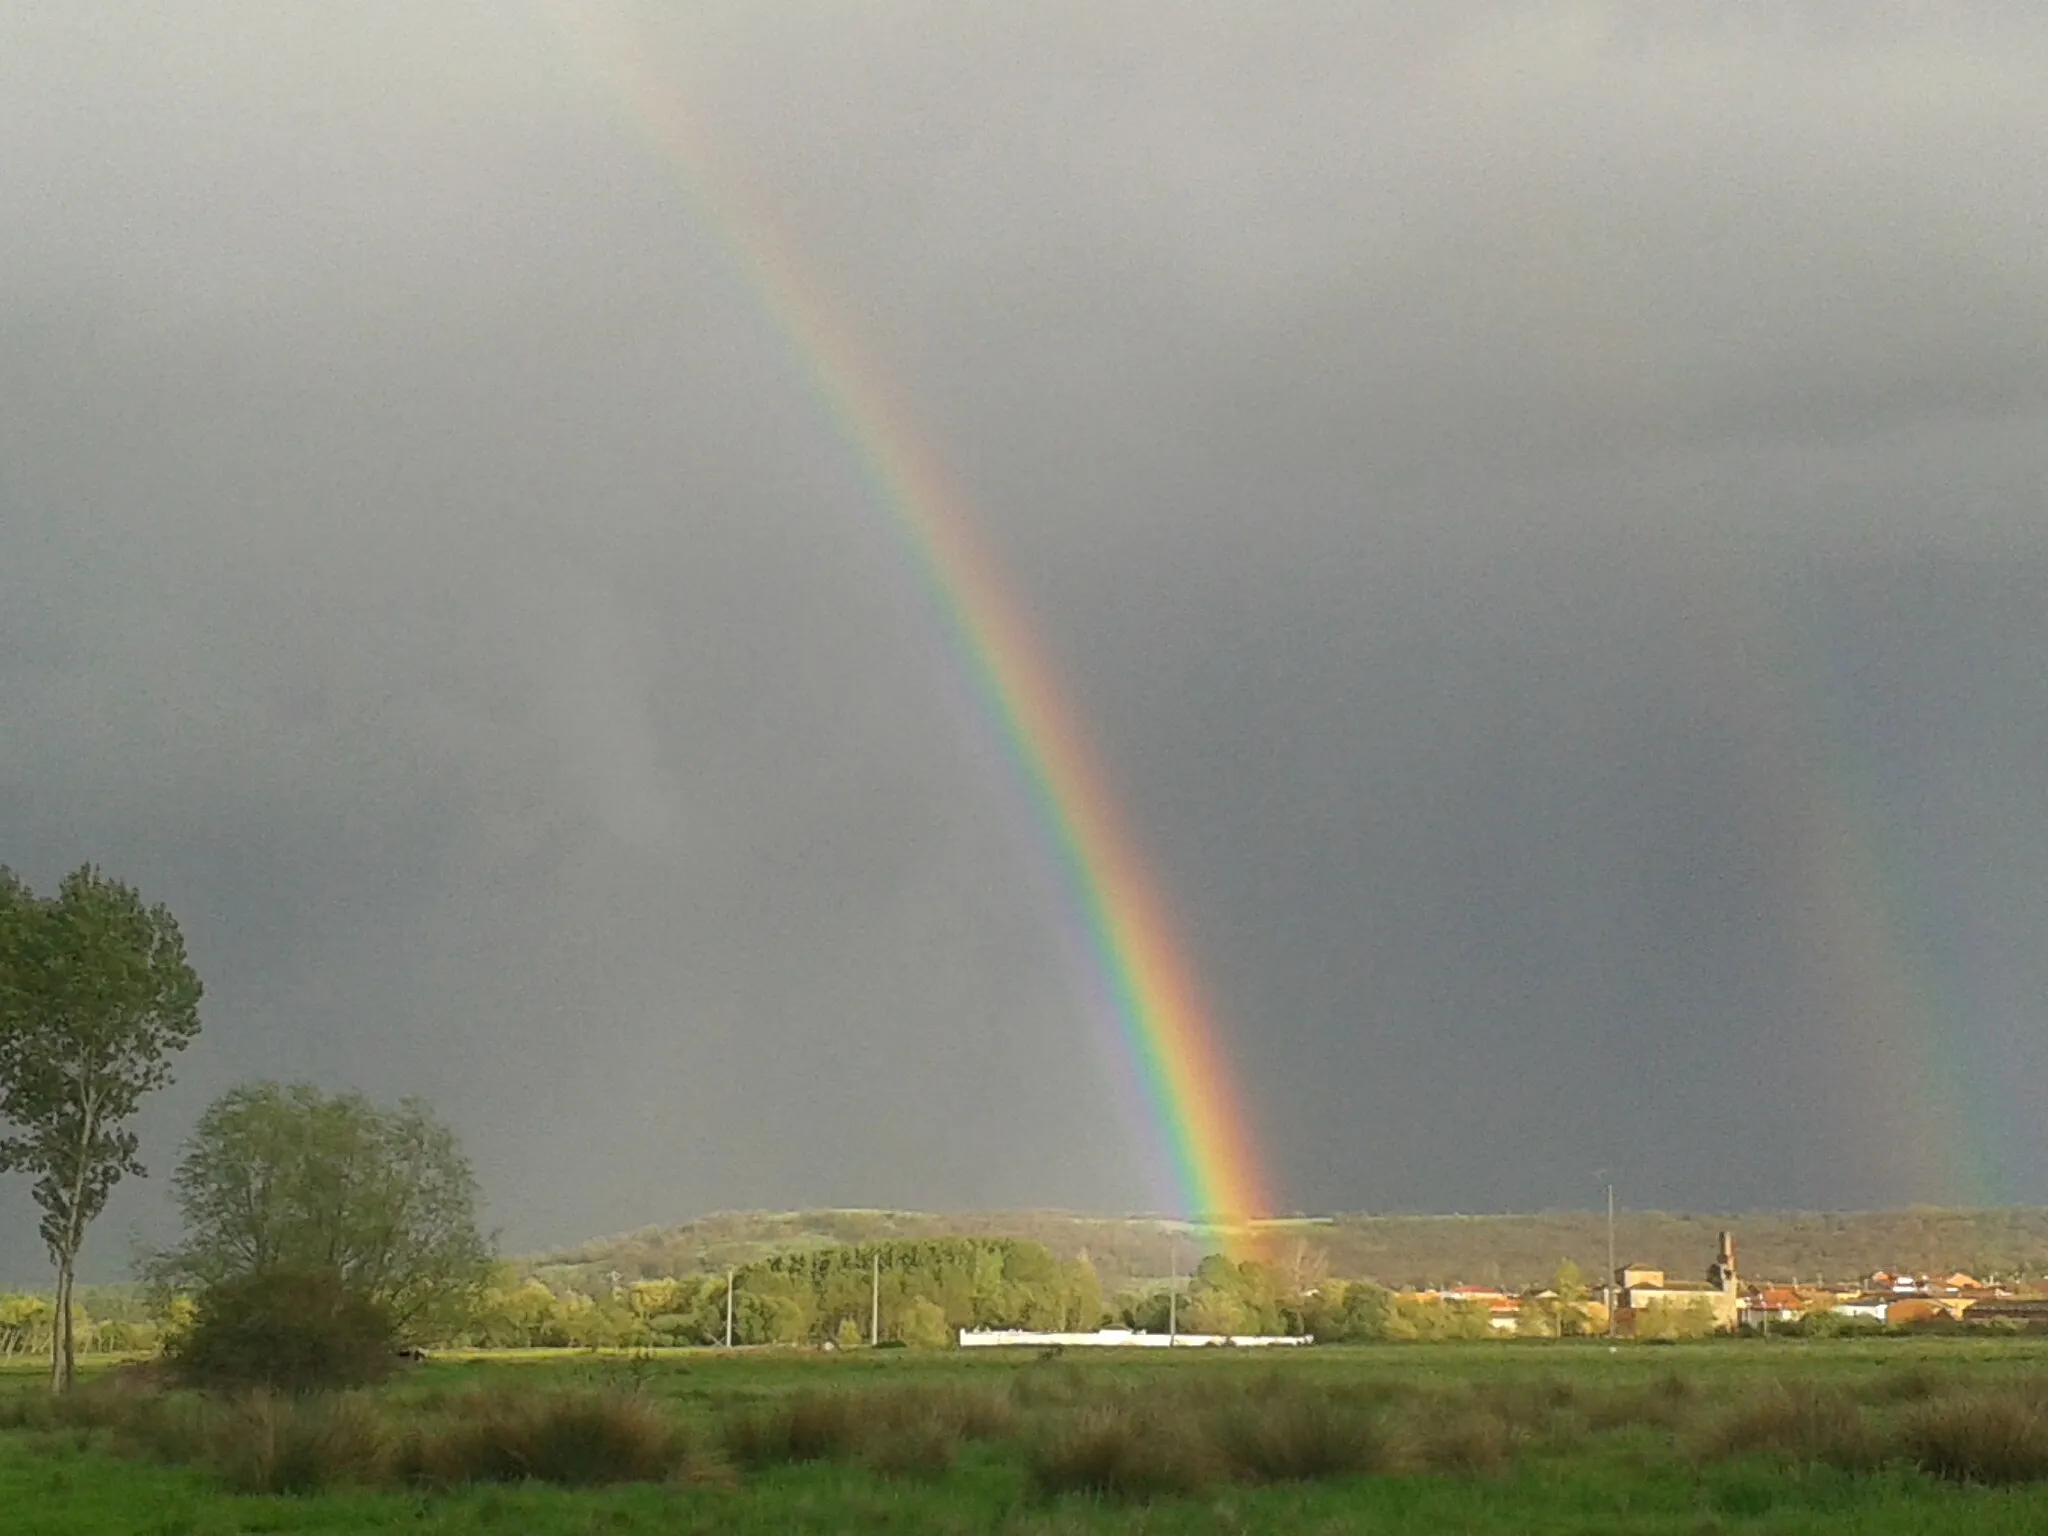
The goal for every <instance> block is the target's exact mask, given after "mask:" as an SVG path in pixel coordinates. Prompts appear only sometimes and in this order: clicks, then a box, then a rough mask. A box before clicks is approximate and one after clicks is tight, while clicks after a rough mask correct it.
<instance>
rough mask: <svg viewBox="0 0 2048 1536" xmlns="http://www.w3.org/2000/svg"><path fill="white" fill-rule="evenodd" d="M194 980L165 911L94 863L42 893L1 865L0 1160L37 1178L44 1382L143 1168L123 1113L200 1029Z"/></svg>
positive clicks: (68, 1342)
mask: <svg viewBox="0 0 2048 1536" xmlns="http://www.w3.org/2000/svg"><path fill="white" fill-rule="evenodd" d="M199 996H200V985H199V978H198V976H196V975H195V974H194V973H193V970H192V967H191V965H190V964H189V963H187V961H186V959H185V942H184V939H183V937H182V936H181V935H180V934H179V932H178V925H177V923H176V921H175V920H174V919H173V918H172V917H171V914H170V911H169V909H168V908H165V907H163V906H154V907H150V906H145V905H143V901H142V898H141V896H139V895H138V894H137V893H136V892H135V891H134V889H133V888H131V887H129V886H126V885H123V884H121V883H120V882H119V881H117V880H110V879H108V878H106V877H105V876H104V875H102V874H101V873H100V872H99V871H98V870H96V869H94V868H93V867H92V866H91V865H89V864H88V865H86V866H84V867H83V868H80V869H78V870H76V871H74V872H73V873H71V874H69V875H67V876H65V877H64V880H63V883H62V884H61V885H60V886H59V887H58V890H57V894H56V895H55V896H53V897H49V898H47V899H44V898H38V897H36V896H35V895H34V894H32V893H31V892H30V891H29V889H28V887H27V886H25V885H23V884H22V883H21V882H20V881H19V880H17V879H16V878H15V877H14V876H13V875H12V874H10V873H8V872H7V871H5V870H0V1120H5V1121H7V1122H8V1123H10V1124H11V1125H12V1126H13V1127H14V1133H13V1134H11V1135H8V1136H4V1137H0V1171H15V1172H22V1173H29V1174H33V1175H35V1179H36V1183H35V1201H36V1204H37V1205H38V1206H39V1207H41V1209H42V1213H43V1217H42V1222H41V1224H40V1232H41V1235H42V1239H43V1244H44V1246H45V1247H46V1248H47V1249H48V1250H49V1253H50V1259H51V1261H52V1263H54V1264H55V1265H56V1268H57V1297H56V1305H55V1308H54V1309H53V1326H52V1328H51V1333H50V1387H51V1390H52V1391H56V1392H65V1391H68V1390H70V1387H71V1383H72V1379H73V1376H74V1374H75V1370H76V1364H75V1362H76V1356H77V1340H76V1337H75V1333H76V1322H75V1319H74V1317H73V1312H72V1304H71V1301H72V1290H73V1283H74V1277H75V1275H76V1272H77V1267H78V1251H79V1249H80V1247H81V1246H82V1245H83V1244H84V1242H85V1233H86V1228H87V1227H89V1226H90V1225H91V1224H92V1221H93V1219H94V1218H95V1217H97V1216H98V1215H99V1213H100V1212H101V1210H103V1209H104V1208H105V1206H106V1203H107V1196H108V1194H109V1193H110V1192H111V1191H112V1190H113V1188H114V1186H115V1185H116V1184H118V1183H119V1182H120V1181H121V1178H122V1177H123V1175H126V1174H134V1175H136V1176H137V1177H140V1176H141V1175H142V1173H143V1171H144V1170H143V1167H142V1164H141V1162H140V1161H139V1160H138V1159H137V1157H136V1155H135V1154H136V1149H137V1145H138V1143H137V1140H136V1137H135V1133H134V1132H133V1131H131V1130H128V1129H127V1128H126V1124H125V1122H126V1121H127V1120H128V1119H129V1117H130V1116H132V1115H133V1114H134V1113H135V1110H136V1107H137V1106H138V1105H139V1104H140V1102H141V1100H142V1096H143V1095H144V1094H146V1093H148V1092H150V1091H151V1090H152V1089H156V1088H160V1087H162V1086H163V1085H164V1084H165V1083H167V1082H169V1081H170V1077H171V1064H170V1058H171V1057H172V1056H173V1055H174V1054H175V1053H176V1052H178V1051H181V1050H183V1049H184V1048H185V1047H186V1046H187V1045H189V1044H191V1042H192V1038H193V1036H195V1035H197V1034H198V1033H199Z"/></svg>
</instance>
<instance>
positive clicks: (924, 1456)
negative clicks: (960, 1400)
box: [861, 1418, 960, 1477]
mask: <svg viewBox="0 0 2048 1536" xmlns="http://www.w3.org/2000/svg"><path fill="white" fill-rule="evenodd" d="M959 1445H960V1437H959V1435H958V1433H957V1432H956V1431H955V1430H954V1429H953V1428H952V1426H950V1425H948V1424H946V1423H944V1422H943V1421H941V1420H939V1419H936V1418H931V1419H922V1420H916V1421H912V1422H910V1423H905V1424H894V1425H890V1426H887V1427H886V1428H882V1429H879V1430H877V1431H876V1432H875V1433H874V1434H873V1435H871V1436H869V1438H868V1442H867V1446H866V1448H865V1449H864V1450H863V1451H862V1452H861V1460H862V1461H863V1462H864V1463H865V1464H866V1465H867V1466H869V1467H871V1468H873V1469H874V1470H875V1471H877V1472H882V1473H886V1474H888V1475H890V1476H894V1477H941V1476H943V1475H944V1474H945V1473H947V1472H949V1471H951V1470H952V1467H953V1457H954V1454H955V1453H956V1451H957V1450H958V1449H959Z"/></svg>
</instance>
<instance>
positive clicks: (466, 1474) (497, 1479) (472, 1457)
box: [401, 1392, 690, 1488]
mask: <svg viewBox="0 0 2048 1536" xmlns="http://www.w3.org/2000/svg"><path fill="white" fill-rule="evenodd" d="M473 1409H474V1411H472V1412H471V1413H470V1414H469V1415H468V1416H466V1417H465V1418H462V1419H460V1420H458V1421H456V1422H454V1423H452V1424H450V1425H448V1426H446V1427H444V1428H442V1429H440V1430H439V1431H438V1432H435V1431H426V1432H422V1433H420V1434H417V1435H416V1436H415V1437H414V1438H413V1439H412V1440H411V1441H410V1442H408V1444H407V1445H406V1447H405V1448H404V1451H403V1452H402V1455H401V1470H402V1472H403V1473H404V1475H405V1476H406V1477H407V1478H408V1480H410V1481H414V1482H424V1483H429V1484H452V1483H518V1482H528V1481H532V1482H540V1483H554V1484H558V1485H560V1486H563V1487H569V1488H595V1487H602V1486H604V1485H606V1484H610V1483H649V1482H660V1481H662V1480H663V1479H665V1478H667V1477H669V1476H670V1475H671V1474H673V1473H675V1472H677V1471H680V1470H682V1468H683V1467H684V1466H685V1464H686V1463H687V1461H688V1459H689V1453H690V1444H689V1440H688V1438H687V1436H685V1435H684V1434H683V1433H682V1431H681V1428H680V1427H679V1426H678V1425H676V1424H674V1423H672V1422H671V1421H670V1420H669V1419H668V1418H667V1417H665V1416H664V1415H663V1414H662V1412H661V1411H660V1410H659V1409H657V1408H656V1407H654V1405H653V1404H651V1403H649V1402H647V1401H645V1400H643V1399H641V1398H637V1397H629V1396H625V1395H622V1394H619V1393H609V1392H577V1393H561V1394H550V1395H545V1396H519V1395H514V1394H511V1393H505V1394H489V1395H485V1396H482V1397H481V1400H480V1401H478V1402H477V1403H475V1404H474V1405H473Z"/></svg>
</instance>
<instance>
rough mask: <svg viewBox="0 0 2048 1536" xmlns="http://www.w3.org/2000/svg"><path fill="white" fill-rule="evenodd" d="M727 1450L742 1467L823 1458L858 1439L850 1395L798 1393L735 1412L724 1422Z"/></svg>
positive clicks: (857, 1421) (844, 1452) (857, 1419)
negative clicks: (768, 1404) (774, 1401)
mask: <svg viewBox="0 0 2048 1536" xmlns="http://www.w3.org/2000/svg"><path fill="white" fill-rule="evenodd" d="M723 1429H724V1437H725V1450H726V1454H727V1455H728V1456H730V1457H731V1458H732V1459H733V1460H734V1461H735V1462H737V1463H738V1464H739V1465H741V1466H743V1467H768V1466H775V1465H777V1464H779V1463H784V1462H796V1461H826V1460H830V1459H831V1458H833V1457H837V1456H844V1455H848V1454H850V1453H851V1452H852V1451H853V1450H854V1449H855V1447H856V1446H857V1444H858V1443H859V1440H860V1431H861V1419H860V1416H859V1415H858V1414H857V1413H856V1412H855V1405H854V1403H853V1400H852V1399H851V1398H850V1397H848V1396H846V1395H844V1394H842V1393H837V1392H796V1393H792V1394H791V1395H790V1396H789V1397H788V1398H787V1399H786V1400H784V1401H782V1402H780V1403H776V1404H774V1405H772V1406H767V1407H761V1408H754V1409H750V1410H747V1411H745V1412H742V1413H736V1414H734V1415H733V1416H732V1417H731V1418H729V1419H727V1420H726V1421H725V1423H724V1425H723Z"/></svg>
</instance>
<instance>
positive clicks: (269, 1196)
mask: <svg viewBox="0 0 2048 1536" xmlns="http://www.w3.org/2000/svg"><path fill="white" fill-rule="evenodd" d="M172 1190H173V1193H174V1195H175V1197H176V1199H177V1203H178V1206H179V1209H180V1210H181V1211H182V1213H183V1215H184V1218H185V1239H184V1241H183V1242H182V1243H181V1244H179V1245H178V1246H177V1247H175V1248H172V1249H169V1250H167V1251H165V1252H161V1253H158V1254H156V1255H154V1256H152V1257H151V1258H150V1259H149V1260H148V1262H147V1263H146V1265H145V1270H146V1273H147V1274H148V1276H149V1278H150V1279H151V1280H152V1281H153V1282H155V1283H157V1284H159V1285H163V1286H172V1287H175V1286H192V1287H198V1288H201V1289H206V1288H211V1287H216V1286H220V1285H224V1284H227V1283H230V1282H236V1281H240V1280H243V1279H246V1278H247V1277H249V1276H252V1275H258V1274H266V1273H271V1272H280V1271H283V1272H291V1273H296V1274H307V1273H326V1274H331V1275H332V1276H334V1277H335V1279H336V1280H337V1281H338V1282H339V1283H340V1284H341V1285H343V1286H345V1287H346V1288H348V1289H349V1290H350V1291H351V1292H353V1293H355V1294H357V1295H359V1296H362V1297H364V1298H367V1299H369V1300H371V1301H374V1302H375V1303H377V1304H378V1305H379V1306H381V1307H384V1308H386V1309H387V1310H388V1311H389V1313H390V1315H391V1316H392V1317H393V1319H395V1320H396V1322H397V1323H398V1324H399V1325H400V1326H401V1327H409V1328H412V1329H415V1330H417V1329H420V1328H424V1327H427V1326H429V1325H430V1323H431V1324H433V1325H440V1324H442V1323H443V1322H444V1321H445V1314H446V1313H447V1312H448V1311H449V1310H450V1309H451V1308H452V1307H459V1305H460V1304H461V1303H462V1302H463V1300H464V1299H465V1298H466V1297H467V1296H468V1295H469V1294H470V1293H471V1292H473V1291H474V1290H475V1289H476V1288H477V1287H478V1286H480V1285H481V1284H482V1282H483V1280H484V1279H485V1277H486V1275H487V1274H488V1271H489V1267H490V1259H491V1248H490V1243H489V1242H488V1241H487V1240H486V1238H485V1237H484V1235H483V1234H482V1233H481V1232H480V1231H479V1230H478V1227H477V1217H476V1179H475V1176H474V1175H473V1174H472V1172H471V1170H470V1166H469V1162H468V1159H467V1158H465V1157H464V1156H463V1153H462V1149H461V1146H460V1145H459V1143H458V1142H457V1140H456V1138H455V1134H454V1132H452V1131H450V1130H449V1129H448V1128H447V1127H446V1126H444V1125H442V1124H441V1123H440V1122H439V1121H438V1120H437V1119H435V1117H434V1116H433V1114H432V1113H431V1111H429V1109H428V1108H427V1106H426V1105H425V1104H423V1103H421V1102H420V1101H418V1100H416V1099H406V1100H403V1101H401V1102H400V1103H399V1104H397V1105H396V1106H395V1107H390V1108H386V1107H382V1106H379V1105H377V1104H373V1103H372V1102H371V1101H370V1100H368V1099H366V1098H364V1097H363V1096H362V1095H361V1094H356V1093H342V1094H335V1095H331V1096H330V1095H327V1094H323V1093H321V1092H320V1090H319V1089H317V1088H315V1087H312V1086H311V1085H309V1084H305V1083H293V1084H289V1085H286V1084H278V1083H252V1084H247V1085H245V1086H242V1087H239V1088H234V1089H231V1090H229V1091H228V1092H227V1093H225V1094H223V1095H222V1096H221V1097H220V1098H219V1099H217V1100H215V1101H214V1103H213V1104H212V1105H211V1106H209V1107H208V1109H207V1111H206V1113H205V1114H204V1115H202V1116H201V1117H200V1120H199V1125H198V1127H197V1129H196V1130H194V1132H193V1133H192V1136H191V1138H190V1139H189V1140H188V1141H187V1142H186V1144H185V1148H184V1155H183V1157H182V1159H181V1160H180V1162H179V1164H178V1169H177V1172H176V1173H175V1174H174V1175H173V1176H172Z"/></svg>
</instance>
